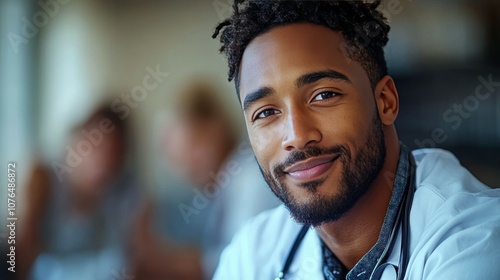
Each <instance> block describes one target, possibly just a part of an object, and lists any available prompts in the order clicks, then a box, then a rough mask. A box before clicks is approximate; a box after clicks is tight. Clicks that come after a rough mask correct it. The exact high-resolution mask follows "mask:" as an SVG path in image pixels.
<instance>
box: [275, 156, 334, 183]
mask: <svg viewBox="0 0 500 280" xmlns="http://www.w3.org/2000/svg"><path fill="white" fill-rule="evenodd" d="M338 157H339V156H338V155H329V156H321V157H314V158H309V159H307V160H304V161H300V162H297V163H295V164H293V165H291V166H290V167H288V168H285V170H283V171H284V172H285V173H286V174H287V175H288V176H290V177H292V178H293V179H295V180H297V181H311V180H314V179H316V178H318V177H320V176H321V175H323V174H324V173H325V172H326V171H327V170H328V169H330V167H331V166H332V164H333V162H334V161H335V160H336V159H337V158H338Z"/></svg>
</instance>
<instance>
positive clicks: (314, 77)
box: [295, 70, 352, 88]
mask: <svg viewBox="0 0 500 280" xmlns="http://www.w3.org/2000/svg"><path fill="white" fill-rule="evenodd" d="M321 79H329V80H332V81H340V82H347V83H349V84H352V82H351V80H349V78H347V76H346V75H344V74H342V73H340V72H337V71H335V70H324V71H317V72H312V73H307V74H304V75H302V76H300V77H299V78H298V79H297V81H296V82H295V84H296V86H297V88H301V87H303V86H306V85H309V84H312V83H315V82H317V81H319V80H321Z"/></svg>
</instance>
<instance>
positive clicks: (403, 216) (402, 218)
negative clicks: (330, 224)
mask: <svg viewBox="0 0 500 280" xmlns="http://www.w3.org/2000/svg"><path fill="white" fill-rule="evenodd" d="M409 161H410V164H409V171H410V172H409V173H408V174H409V176H408V180H407V183H406V185H407V191H405V193H404V195H403V199H402V201H401V205H400V206H399V209H398V213H397V215H396V221H395V223H394V227H393V228H392V232H391V235H390V237H389V244H388V246H386V247H385V249H384V251H383V252H382V255H381V257H380V258H379V260H378V262H377V264H376V265H375V268H374V269H373V272H372V274H371V276H370V280H379V279H381V278H382V274H383V273H384V270H385V269H386V268H387V267H388V266H391V267H393V268H394V270H395V271H396V275H397V276H396V280H402V279H403V278H404V276H405V273H406V268H407V266H408V260H409V256H408V240H409V236H410V225H409V222H410V209H411V205H412V202H413V194H414V192H415V166H416V165H415V159H414V158H413V155H412V154H411V153H409ZM400 225H401V230H402V237H401V252H400V255H399V263H398V265H397V266H396V265H393V264H392V263H389V262H387V259H388V258H389V254H390V252H391V251H392V248H393V247H394V244H395V243H396V236H397V233H398V230H399V227H400ZM309 228H310V226H309V225H304V226H303V227H302V229H301V230H300V232H299V234H298V235H297V237H296V238H295V241H294V243H293V245H292V248H291V249H290V253H288V256H287V258H286V261H285V264H284V265H283V269H282V270H281V272H280V273H279V274H278V277H276V278H275V279H274V280H285V276H286V274H287V273H288V270H289V269H290V265H291V264H292V261H293V258H294V257H295V253H296V252H297V249H298V248H299V245H300V243H301V242H302V240H303V239H304V236H305V235H306V233H307V231H308V230H309Z"/></svg>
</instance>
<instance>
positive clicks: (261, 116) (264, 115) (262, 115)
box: [254, 109, 279, 121]
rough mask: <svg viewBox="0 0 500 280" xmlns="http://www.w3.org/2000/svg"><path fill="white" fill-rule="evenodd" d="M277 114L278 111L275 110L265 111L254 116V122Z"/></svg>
mask: <svg viewBox="0 0 500 280" xmlns="http://www.w3.org/2000/svg"><path fill="white" fill-rule="evenodd" d="M278 113H279V111H278V110H276V109H265V110H262V111H261V112H260V113H258V114H257V115H256V117H255V119H254V121H256V120H258V119H264V118H267V117H270V116H272V115H275V114H278Z"/></svg>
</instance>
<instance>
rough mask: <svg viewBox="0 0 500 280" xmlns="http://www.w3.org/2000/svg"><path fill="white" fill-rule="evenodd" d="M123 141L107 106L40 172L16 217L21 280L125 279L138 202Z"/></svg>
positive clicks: (121, 130) (40, 167)
mask: <svg viewBox="0 0 500 280" xmlns="http://www.w3.org/2000/svg"><path fill="white" fill-rule="evenodd" d="M126 136H127V127H126V124H125V122H124V121H122V120H121V119H120V118H119V116H118V115H117V114H116V113H114V112H113V111H111V110H110V109H109V107H107V106H103V107H101V108H99V109H97V110H96V111H95V112H94V113H92V114H91V115H90V117H89V118H88V119H87V120H85V121H84V122H83V123H82V124H81V125H79V126H77V127H76V128H75V129H74V130H73V132H72V135H71V137H70V138H71V140H70V143H69V144H68V145H67V146H66V147H65V150H64V155H63V156H62V157H61V160H60V161H54V162H52V164H50V165H44V164H43V163H39V164H37V165H36V166H35V168H34V171H33V173H32V175H31V177H30V179H29V181H28V185H27V191H26V193H25V194H26V199H25V200H24V201H25V203H26V210H25V214H24V216H23V217H21V218H20V219H19V220H20V221H21V222H22V225H23V226H22V227H21V228H20V229H21V231H19V235H18V238H19V240H18V244H19V245H18V250H19V251H18V256H19V267H18V273H19V274H18V276H19V279H33V280H38V279H40V280H51V279H54V280H56V279H61V280H67V279H82V280H83V279H96V280H99V279H110V276H111V275H112V273H113V271H115V272H116V274H117V275H119V274H121V273H122V271H121V268H122V267H125V266H126V260H125V258H124V256H125V251H126V244H128V241H129V238H130V235H129V234H130V232H131V226H132V225H133V221H135V220H136V214H137V210H138V209H139V207H138V206H139V203H140V200H141V195H140V190H139V189H138V188H137V185H136V183H135V181H134V179H133V176H132V174H131V173H130V169H128V167H130V166H127V163H128V161H127V143H128V142H127V141H128V139H127V138H126Z"/></svg>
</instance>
